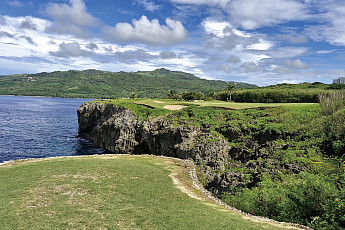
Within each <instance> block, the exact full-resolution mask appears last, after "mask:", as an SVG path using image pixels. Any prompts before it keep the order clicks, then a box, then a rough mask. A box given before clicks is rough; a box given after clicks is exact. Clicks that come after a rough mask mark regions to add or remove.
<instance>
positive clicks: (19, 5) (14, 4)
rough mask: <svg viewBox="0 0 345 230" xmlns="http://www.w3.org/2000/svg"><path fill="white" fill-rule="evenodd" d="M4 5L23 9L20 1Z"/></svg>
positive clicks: (8, 2)
mask: <svg viewBox="0 0 345 230" xmlns="http://www.w3.org/2000/svg"><path fill="white" fill-rule="evenodd" d="M6 3H7V4H8V5H10V6H14V7H24V3H22V2H20V1H7V2H6Z"/></svg>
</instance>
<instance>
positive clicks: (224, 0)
mask: <svg viewBox="0 0 345 230" xmlns="http://www.w3.org/2000/svg"><path fill="white" fill-rule="evenodd" d="M171 1H172V2H173V3H177V4H193V5H211V6H221V7H226V5H227V4H228V3H229V2H230V1H231V0H171Z"/></svg>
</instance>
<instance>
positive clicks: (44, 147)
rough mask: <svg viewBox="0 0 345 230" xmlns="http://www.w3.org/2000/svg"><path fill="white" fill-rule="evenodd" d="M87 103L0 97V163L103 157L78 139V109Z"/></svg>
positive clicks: (82, 140)
mask: <svg viewBox="0 0 345 230" xmlns="http://www.w3.org/2000/svg"><path fill="white" fill-rule="evenodd" d="M86 101H89V100H87V99H70V98H46V97H21V96H1V95H0V163H1V162H4V161H10V160H17V159H27V158H43V157H54V156H75V155H91V154H102V153H104V151H103V150H102V149H100V148H97V147H96V146H95V145H93V144H92V143H90V142H89V141H87V140H84V139H81V138H78V137H77V135H78V118H77V109H78V108H79V106H80V105H81V104H82V103H84V102H86Z"/></svg>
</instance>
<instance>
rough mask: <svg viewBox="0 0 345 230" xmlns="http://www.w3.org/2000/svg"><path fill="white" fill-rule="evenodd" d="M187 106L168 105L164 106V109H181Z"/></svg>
mask: <svg viewBox="0 0 345 230" xmlns="http://www.w3.org/2000/svg"><path fill="white" fill-rule="evenodd" d="M186 107H187V106H185V105H166V106H164V107H163V108H164V109H169V110H181V109H184V108H186Z"/></svg>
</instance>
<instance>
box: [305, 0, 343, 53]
mask: <svg viewBox="0 0 345 230" xmlns="http://www.w3.org/2000/svg"><path fill="white" fill-rule="evenodd" d="M324 9H325V11H326V13H324V14H323V15H321V17H322V19H324V20H325V21H326V24H324V25H318V26H311V27H309V28H308V29H307V30H306V31H307V33H308V34H309V35H310V37H311V38H312V39H313V40H315V41H327V42H329V43H330V44H332V45H339V46H345V27H344V21H345V3H344V2H341V1H334V2H333V3H332V4H328V5H325V6H324Z"/></svg>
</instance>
